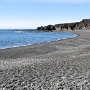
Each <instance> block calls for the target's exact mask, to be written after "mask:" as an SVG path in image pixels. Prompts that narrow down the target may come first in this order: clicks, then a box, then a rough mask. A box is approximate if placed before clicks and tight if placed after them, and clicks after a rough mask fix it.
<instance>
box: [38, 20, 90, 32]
mask: <svg viewBox="0 0 90 90" xmlns="http://www.w3.org/2000/svg"><path fill="white" fill-rule="evenodd" d="M80 29H90V19H83V20H82V21H80V22H73V23H63V24H55V25H47V26H41V27H38V28H37V30H40V31H64V30H80Z"/></svg>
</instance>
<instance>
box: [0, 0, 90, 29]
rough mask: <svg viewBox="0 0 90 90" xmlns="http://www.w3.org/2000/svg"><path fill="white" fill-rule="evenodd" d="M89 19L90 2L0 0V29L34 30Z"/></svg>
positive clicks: (83, 0)
mask: <svg viewBox="0 0 90 90" xmlns="http://www.w3.org/2000/svg"><path fill="white" fill-rule="evenodd" d="M85 18H90V0H0V28H5V29H6V28H20V29H22V28H36V27H37V26H41V25H48V24H58V23H64V22H77V21H80V20H82V19H85Z"/></svg>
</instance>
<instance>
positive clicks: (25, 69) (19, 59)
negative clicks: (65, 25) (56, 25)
mask: <svg viewBox="0 0 90 90" xmlns="http://www.w3.org/2000/svg"><path fill="white" fill-rule="evenodd" d="M70 32H72V33H76V34H78V35H79V36H78V37H75V38H70V39H65V40H60V41H54V42H47V43H42V44H39V45H32V46H25V47H19V48H13V49H4V50H0V72H1V73H0V74H1V77H0V89H1V90H2V89H3V88H4V89H5V90H10V89H12V88H14V89H15V90H20V89H21V90H24V89H25V88H27V89H29V90H31V89H32V88H33V89H34V90H40V89H41V90H43V89H46V90H56V89H57V90H59V89H61V88H62V89H61V90H73V89H74V90H78V89H81V88H83V89H84V90H89V89H90V31H81V30H80V31H70Z"/></svg>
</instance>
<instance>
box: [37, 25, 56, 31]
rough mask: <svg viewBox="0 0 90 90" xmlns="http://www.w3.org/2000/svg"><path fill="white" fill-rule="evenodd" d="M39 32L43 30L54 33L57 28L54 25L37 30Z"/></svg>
mask: <svg viewBox="0 0 90 90" xmlns="http://www.w3.org/2000/svg"><path fill="white" fill-rule="evenodd" d="M37 29H38V30H42V31H52V30H56V28H55V26H53V25H48V26H44V27H43V26H41V27H38V28H37Z"/></svg>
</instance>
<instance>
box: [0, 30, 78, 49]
mask: <svg viewBox="0 0 90 90" xmlns="http://www.w3.org/2000/svg"><path fill="white" fill-rule="evenodd" d="M10 31H11V30H10ZM62 33H71V32H68V31H62ZM72 34H74V35H73V36H72V37H70V38H75V37H78V36H79V35H78V34H75V33H72ZM70 38H62V39H59V38H58V39H56V40H51V41H50V40H49V41H44V42H39V43H34V44H27V45H20V46H19V45H17V46H11V47H9V46H7V47H2V48H0V50H3V49H13V48H19V47H27V46H32V45H40V44H44V43H50V42H57V41H61V40H65V39H70Z"/></svg>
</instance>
